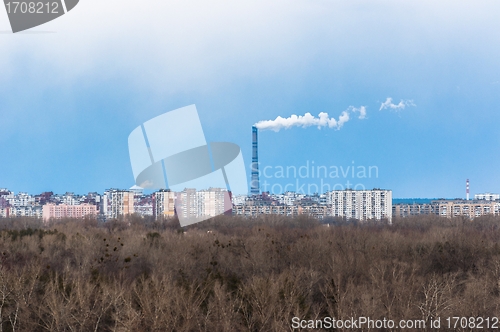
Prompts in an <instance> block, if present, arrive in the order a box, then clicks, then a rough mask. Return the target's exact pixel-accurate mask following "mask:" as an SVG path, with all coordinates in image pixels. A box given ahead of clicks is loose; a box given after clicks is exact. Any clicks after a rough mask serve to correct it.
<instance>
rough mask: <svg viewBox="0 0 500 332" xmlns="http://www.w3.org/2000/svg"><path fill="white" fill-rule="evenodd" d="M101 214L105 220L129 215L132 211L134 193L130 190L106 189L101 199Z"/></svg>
mask: <svg viewBox="0 0 500 332" xmlns="http://www.w3.org/2000/svg"><path fill="white" fill-rule="evenodd" d="M101 211H102V212H101V213H102V214H103V216H104V217H105V218H118V217H120V216H125V215H130V214H133V213H134V212H135V210H134V192H133V191H130V190H120V189H108V190H106V191H105V192H104V195H103V197H102V209H101Z"/></svg>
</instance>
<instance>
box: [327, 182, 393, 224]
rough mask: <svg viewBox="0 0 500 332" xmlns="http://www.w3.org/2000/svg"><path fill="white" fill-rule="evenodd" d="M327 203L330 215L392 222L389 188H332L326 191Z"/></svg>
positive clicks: (390, 192)
mask: <svg viewBox="0 0 500 332" xmlns="http://www.w3.org/2000/svg"><path fill="white" fill-rule="evenodd" d="M327 205H328V206H330V213H329V215H330V216H332V217H340V218H346V219H357V220H363V221H364V220H371V219H375V220H381V219H387V220H388V221H389V223H391V222H392V191H391V190H383V189H373V190H350V189H348V190H334V191H330V192H329V193H327Z"/></svg>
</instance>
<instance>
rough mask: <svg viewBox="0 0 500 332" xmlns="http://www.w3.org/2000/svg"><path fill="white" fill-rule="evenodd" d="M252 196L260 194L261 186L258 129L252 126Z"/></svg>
mask: <svg viewBox="0 0 500 332" xmlns="http://www.w3.org/2000/svg"><path fill="white" fill-rule="evenodd" d="M250 193H251V194H252V195H258V194H260V184H259V148H258V137H257V127H255V126H252V183H251V188H250Z"/></svg>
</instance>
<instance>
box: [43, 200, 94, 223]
mask: <svg viewBox="0 0 500 332" xmlns="http://www.w3.org/2000/svg"><path fill="white" fill-rule="evenodd" d="M97 212H98V211H97V206H95V205H92V204H86V203H84V204H80V205H70V204H54V203H49V204H45V205H44V206H43V207H42V217H43V220H44V221H45V222H47V221H49V220H50V219H62V218H84V217H87V216H96V215H97Z"/></svg>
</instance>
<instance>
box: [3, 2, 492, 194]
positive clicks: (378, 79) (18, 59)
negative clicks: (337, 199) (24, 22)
mask: <svg viewBox="0 0 500 332" xmlns="http://www.w3.org/2000/svg"><path fill="white" fill-rule="evenodd" d="M92 3H94V4H95V5H97V2H95V1H94V2H93V1H92V0H88V1H87V2H86V3H81V4H80V5H79V6H78V10H74V11H71V12H69V13H68V14H67V15H64V16H63V17H61V18H59V19H57V20H54V21H51V22H49V23H47V24H44V25H43V27H37V28H33V29H31V30H30V31H27V32H26V33H23V32H20V33H17V34H7V33H1V34H0V48H1V49H2V53H1V54H0V72H1V73H2V75H1V76H0V115H1V120H0V146H2V162H1V163H0V187H6V188H9V189H10V190H14V191H16V192H30V193H41V192H44V191H53V192H66V191H69V192H79V193H85V192H90V191H98V192H103V191H104V190H105V189H106V188H110V187H112V188H130V187H131V186H132V185H133V184H134V177H133V173H132V170H131V167H130V160H129V156H128V150H127V137H128V134H129V133H130V132H131V131H132V130H133V129H134V128H136V127H137V126H138V125H140V124H141V123H143V122H145V121H147V120H148V119H151V118H153V117H155V116H158V115H160V114H163V113H164V112H167V111H169V110H172V109H176V108H179V107H183V106H186V105H191V104H196V105H197V107H198V109H199V116H200V120H201V123H202V126H203V130H204V132H205V135H206V139H207V141H221V142H224V141H229V142H234V143H235V144H237V145H239V146H240V147H241V149H242V154H243V158H244V161H245V165H246V168H247V176H248V178H249V179H250V165H251V126H252V125H254V124H257V123H259V122H261V121H274V120H276V119H277V118H278V117H281V118H282V119H288V118H291V117H292V116H293V115H296V116H297V117H300V116H305V115H306V114H307V113H309V114H310V115H311V116H312V117H314V118H316V119H321V115H320V114H321V113H327V114H328V119H329V122H328V121H327V122H324V123H327V125H324V126H320V125H319V124H320V123H323V122H318V121H320V120H317V121H316V120H314V121H316V122H314V121H313V122H311V123H314V125H310V126H307V127H306V128H302V127H297V126H292V127H290V128H289V129H285V128H286V127H283V129H281V130H279V131H274V130H272V129H271V130H263V129H262V130H259V161H260V163H261V168H264V167H266V166H267V167H271V168H272V169H273V170H276V168H277V167H283V168H284V169H286V168H287V167H295V168H297V169H298V168H300V167H301V166H303V165H306V164H307V162H309V164H310V165H311V164H312V162H314V164H315V165H319V166H324V167H327V168H328V169H330V167H332V166H335V167H338V168H339V171H340V168H341V167H342V168H343V169H344V170H345V169H346V168H347V167H350V166H352V165H355V166H356V167H358V166H363V167H366V168H368V167H370V166H372V167H377V169H378V176H377V177H375V176H373V177H371V178H370V177H366V178H358V177H357V176H355V177H354V180H355V181H352V180H353V179H352V176H349V177H348V178H347V179H346V178H344V177H342V176H340V175H339V178H333V179H332V178H330V177H328V178H325V179H324V181H326V180H330V181H331V184H332V185H334V184H345V183H346V181H345V180H349V181H350V182H351V183H354V184H362V185H363V186H364V187H365V188H366V189H371V188H389V189H391V190H392V191H393V197H399V198H406V197H448V198H453V197H464V195H465V180H466V179H470V183H471V193H472V194H474V193H481V192H498V191H499V190H498V189H497V188H500V174H498V173H497V172H495V171H494V168H493V167H492V166H493V165H495V164H496V163H498V157H497V156H496V153H495V151H497V150H498V149H499V148H500V138H499V136H498V130H497V128H496V124H497V123H498V121H499V120H500V112H498V111H497V110H496V107H497V105H498V104H499V102H500V83H499V82H500V67H499V66H498V61H497V59H498V58H499V57H500V46H499V45H500V32H499V31H500V22H499V21H498V19H497V18H496V15H495V14H496V13H497V12H498V11H499V10H500V4H499V3H498V2H495V1H484V2H481V3H475V4H472V3H471V4H467V3H464V4H458V3H455V2H452V1H443V2H440V3H431V2H426V1H418V2H417V1H414V2H406V3H400V2H397V1H385V2H384V3H382V4H379V5H376V6H375V5H373V4H372V3H371V2H369V1H357V2H349V3H328V2H310V1H293V2H289V1H276V2H272V3H269V2H265V1H253V2H243V3H239V4H228V3H226V2H222V1H215V2H211V3H205V2H202V1H198V2H196V1H195V2H194V3H189V4H188V3H162V4H156V7H155V10H154V11H142V10H140V11H138V10H137V8H136V7H137V6H136V4H135V3H134V2H130V5H128V6H127V5H123V1H122V2H117V1H115V0H112V1H109V2H106V3H99V10H100V12H99V14H98V15H96V13H95V6H92V5H88V4H92ZM118 4H120V8H122V9H123V10H120V13H119V14H117V13H116V10H115V6H116V5H118ZM193 6H194V7H196V10H194V7H193ZM201 13H204V14H203V15H202V14H201ZM89 17H92V19H91V20H89ZM7 30H10V25H9V21H8V18H7V15H6V13H5V12H4V11H0V31H1V32H4V31H7ZM388 98H391V101H390V102H388ZM384 105H385V106H384ZM402 106H405V107H402ZM345 114H348V115H349V119H348V120H346V116H345ZM323 119H326V118H325V117H323ZM332 119H334V120H335V123H334V122H332V121H331V120H332ZM330 124H331V125H330ZM333 124H335V125H333ZM339 124H342V125H339ZM317 127H320V129H318V128H317ZM340 172H341V171H340ZM340 174H341V173H340ZM356 175H357V174H356ZM297 179H298V180H300V181H302V180H303V179H302V178H300V177H296V178H293V179H292V181H290V179H287V178H280V177H278V176H276V175H275V174H274V175H273V176H272V177H271V178H269V179H268V182H269V183H271V184H279V185H280V186H281V187H282V188H284V187H285V186H286V185H287V184H289V183H295V180H297ZM305 180H307V182H305V183H315V184H316V185H318V187H321V181H320V180H321V179H318V178H314V179H313V178H308V179H305ZM301 184H302V182H301V183H299V185H298V186H297V185H295V184H294V188H295V189H297V187H300V185H301Z"/></svg>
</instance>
